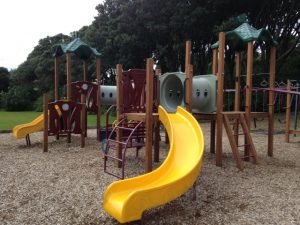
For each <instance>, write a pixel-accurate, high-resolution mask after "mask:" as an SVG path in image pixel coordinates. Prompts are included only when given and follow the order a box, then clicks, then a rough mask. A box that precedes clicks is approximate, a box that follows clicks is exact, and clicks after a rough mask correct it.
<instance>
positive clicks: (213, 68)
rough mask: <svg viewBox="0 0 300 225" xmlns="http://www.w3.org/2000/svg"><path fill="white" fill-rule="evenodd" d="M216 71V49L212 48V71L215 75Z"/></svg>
mask: <svg viewBox="0 0 300 225" xmlns="http://www.w3.org/2000/svg"><path fill="white" fill-rule="evenodd" d="M217 72H218V49H217V48H215V49H213V63H212V73H213V74H214V75H217Z"/></svg>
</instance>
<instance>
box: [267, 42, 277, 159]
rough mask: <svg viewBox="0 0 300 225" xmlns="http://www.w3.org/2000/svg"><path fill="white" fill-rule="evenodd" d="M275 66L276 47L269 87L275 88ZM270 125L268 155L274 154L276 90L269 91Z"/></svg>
mask: <svg viewBox="0 0 300 225" xmlns="http://www.w3.org/2000/svg"><path fill="white" fill-rule="evenodd" d="M275 68H276V47H271V50H270V77H269V88H270V89H274V88H275ZM268 116H269V127H268V156H273V138H274V137H273V135H274V91H269V110H268Z"/></svg>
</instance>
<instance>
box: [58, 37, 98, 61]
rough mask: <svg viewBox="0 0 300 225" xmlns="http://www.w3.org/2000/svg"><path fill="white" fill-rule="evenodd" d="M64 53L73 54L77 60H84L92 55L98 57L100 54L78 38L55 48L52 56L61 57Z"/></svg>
mask: <svg viewBox="0 0 300 225" xmlns="http://www.w3.org/2000/svg"><path fill="white" fill-rule="evenodd" d="M66 53H74V54H75V55H77V56H78V58H80V59H82V60H86V59H88V58H90V57H91V55H94V56H95V57H100V56H101V54H100V53H99V52H98V51H97V50H96V49H95V48H91V47H90V46H88V45H87V44H86V43H84V42H83V41H82V40H80V38H75V39H74V40H73V41H71V42H70V43H69V44H64V43H63V44H60V45H58V46H57V47H56V49H55V52H54V54H53V56H62V55H64V54H66Z"/></svg>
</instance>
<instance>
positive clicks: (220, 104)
mask: <svg viewBox="0 0 300 225" xmlns="http://www.w3.org/2000/svg"><path fill="white" fill-rule="evenodd" d="M224 61H225V33H224V32H220V33H219V61H218V97H217V137H216V165H217V166H222V145H223V143H222V135H223V89H224Z"/></svg>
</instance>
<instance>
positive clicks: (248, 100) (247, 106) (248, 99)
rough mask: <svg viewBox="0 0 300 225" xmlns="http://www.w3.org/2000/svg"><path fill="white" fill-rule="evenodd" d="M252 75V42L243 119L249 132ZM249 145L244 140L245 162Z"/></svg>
mask: <svg viewBox="0 0 300 225" xmlns="http://www.w3.org/2000/svg"><path fill="white" fill-rule="evenodd" d="M252 74H253V42H252V41H250V42H248V44H247V73H246V97H245V113H246V114H245V116H246V117H245V119H246V124H247V126H248V128H249V131H250V130H251V123H250V118H251V117H250V114H251V99H252ZM249 154H250V152H249V143H247V139H246V138H245V152H244V156H245V161H249V159H250V158H249Z"/></svg>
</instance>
